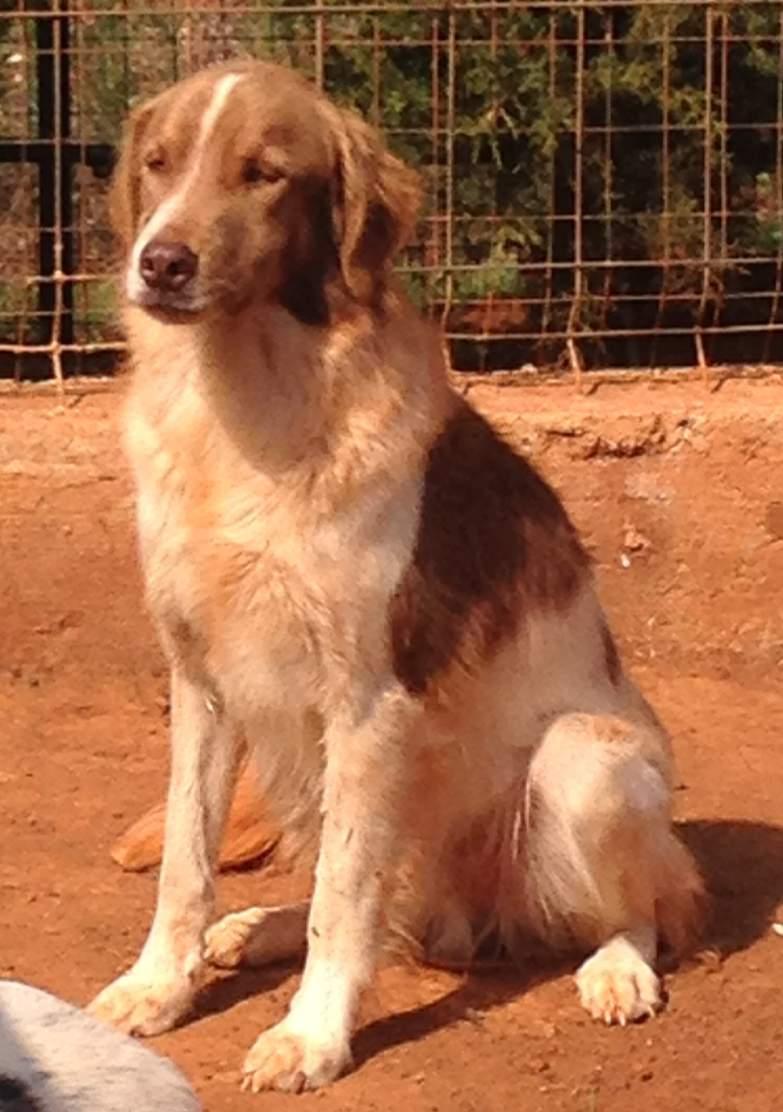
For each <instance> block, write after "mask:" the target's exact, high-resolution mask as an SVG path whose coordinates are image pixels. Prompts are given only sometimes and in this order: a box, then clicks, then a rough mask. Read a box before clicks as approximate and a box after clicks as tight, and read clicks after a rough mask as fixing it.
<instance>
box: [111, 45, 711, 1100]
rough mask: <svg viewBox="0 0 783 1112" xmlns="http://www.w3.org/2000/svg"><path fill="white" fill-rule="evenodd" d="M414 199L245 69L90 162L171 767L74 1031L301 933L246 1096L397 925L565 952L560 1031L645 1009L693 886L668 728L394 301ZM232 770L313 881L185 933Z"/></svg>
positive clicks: (318, 103)
mask: <svg viewBox="0 0 783 1112" xmlns="http://www.w3.org/2000/svg"><path fill="white" fill-rule="evenodd" d="M417 204H418V183H417V179H416V176H415V175H414V174H413V172H412V171H411V170H409V169H408V168H407V167H405V166H404V165H403V164H402V163H401V162H399V161H398V160H397V159H396V158H394V157H393V156H392V155H391V154H390V153H389V152H388V151H387V150H386V149H385V148H384V147H383V146H382V144H381V142H380V140H379V138H378V137H377V136H376V135H375V134H374V133H373V131H372V130H371V129H370V128H369V127H368V126H367V125H365V124H364V123H363V122H362V121H361V120H360V119H359V118H357V117H356V116H355V115H353V114H351V113H349V112H346V111H342V110H340V109H338V108H336V107H335V106H334V105H333V104H331V103H330V102H329V101H328V100H327V99H326V98H325V97H323V96H322V95H321V94H319V93H318V92H317V91H316V90H315V89H313V88H312V87H311V86H310V85H308V84H307V83H306V82H305V81H304V80H303V79H301V78H299V77H298V76H296V75H295V74H293V73H292V72H290V71H288V70H285V69H280V68H278V67H275V66H271V65H265V64H254V63H234V64H230V65H227V66H222V67H218V68H215V69H211V70H209V71H206V72H204V73H202V74H200V75H197V76H196V77H194V78H191V79H189V80H187V81H184V82H182V83H181V84H179V85H177V86H175V87H174V88H173V89H171V90H169V91H168V92H166V93H164V94H163V95H162V96H160V97H158V98H157V99H155V100H153V101H152V102H151V103H149V104H146V105H145V106H143V107H142V108H141V109H139V110H138V111H136V112H135V114H134V115H133V117H132V119H131V122H130V125H129V129H128V135H127V139H126V142H125V147H124V152H123V155H122V159H121V162H120V165H119V168H118V171H117V178H116V185H115V192H114V214H115V221H116V225H117V228H118V231H119V233H120V235H121V237H122V240H123V242H124V245H125V249H126V268H125V284H126V294H127V311H126V324H127V329H128V333H129V338H130V344H131V350H132V353H133V360H134V364H135V372H134V381H133V387H132V392H131V397H130V402H129V408H128V419H127V431H128V445H129V450H130V455H131V459H132V461H133V466H134V469H135V475H136V482H137V485H138V526H139V534H140V539H141V551H142V557H143V564H144V571H145V576H146V584H147V597H148V601H149V605H150V607H151V610H152V612H153V614H154V615H155V618H156V620H157V623H158V626H159V629H160V635H161V638H162V640H163V644H164V646H165V648H166V651H167V653H168V655H169V658H170V661H171V672H172V769H171V783H170V793H169V801H168V812H167V820H166V837H165V849H164V855H163V866H162V871H161V878H160V892H159V899H158V907H157V911H156V914H155V918H154V922H153V926H152V929H151V932H150V935H149V938H148V940H147V942H146V944H145V946H144V949H143V951H142V953H141V956H140V957H139V959H138V961H137V962H136V964H135V965H134V967H133V968H132V969H131V970H130V971H129V972H128V973H126V974H124V975H123V976H122V977H120V978H119V980H117V981H116V982H115V983H114V984H113V985H111V986H109V987H108V988H107V989H105V990H104V991H103V992H102V993H101V994H100V995H99V997H98V998H97V1000H96V1001H95V1002H94V1004H93V1010H94V1011H95V1012H96V1013H97V1014H99V1015H101V1016H103V1017H105V1018H108V1019H110V1020H112V1021H114V1022H115V1023H117V1024H119V1025H120V1026H121V1027H123V1028H125V1029H126V1030H131V1031H136V1032H139V1033H154V1032H157V1031H162V1030H164V1029H166V1028H168V1027H170V1026H172V1025H173V1024H174V1023H176V1022H177V1021H178V1020H179V1019H180V1018H181V1017H182V1016H183V1015H184V1014H185V1013H186V1012H187V1010H188V1008H189V1006H190V1004H191V1002H192V1000H193V996H194V992H195V989H196V985H197V981H198V973H199V970H200V968H201V967H202V965H203V963H204V961H205V960H211V961H214V962H216V963H218V964H224V965H226V964H227V965H232V964H238V963H239V962H241V961H243V960H244V961H253V962H260V961H264V960H270V959H271V958H273V957H280V956H283V955H291V954H295V953H297V952H299V951H300V950H303V949H304V948H305V945H306V949H307V960H306V965H305V970H304V976H303V980H302V983H301V986H300V988H299V991H298V992H297V994H296V996H295V998H294V1000H293V1003H292V1005H291V1008H290V1011H289V1013H288V1015H287V1016H286V1018H285V1019H284V1020H283V1021H282V1022H281V1023H280V1024H278V1026H276V1027H275V1028H274V1029H272V1030H271V1031H267V1032H266V1033H264V1034H262V1035H261V1037H260V1038H259V1039H258V1041H257V1042H256V1043H255V1045H254V1047H253V1048H252V1049H251V1051H250V1053H249V1055H248V1058H247V1060H246V1063H245V1072H246V1078H247V1083H248V1084H249V1085H250V1087H252V1088H253V1089H261V1088H269V1087H273V1088H279V1089H291V1090H299V1089H302V1088H313V1087H317V1086H319V1085H323V1084H325V1083H327V1082H329V1081H331V1080H332V1079H333V1078H335V1077H336V1076H337V1075H338V1074H339V1073H340V1072H341V1071H343V1070H344V1069H346V1067H347V1066H348V1065H349V1063H350V1039H351V1033H352V1029H353V1027H354V1025H355V1022H356V1016H357V1006H358V1002H359V998H360V994H361V992H362V990H363V989H364V988H365V986H366V985H367V984H368V982H369V981H370V979H371V978H372V975H373V970H374V969H375V967H376V965H377V962H378V960H379V955H380V953H381V951H382V949H383V946H384V942H385V940H386V939H387V938H388V937H389V936H390V935H395V934H397V935H402V936H404V937H406V938H409V939H415V940H416V941H417V943H418V944H419V945H420V946H421V948H422V950H423V951H424V953H425V954H427V955H428V956H430V957H433V958H436V959H438V960H447V961H455V962H465V961H468V960H469V959H470V957H471V955H473V954H474V952H475V951H476V948H477V947H478V946H479V945H480V944H482V943H483V942H488V941H489V940H490V939H496V940H499V942H500V943H502V944H504V945H505V946H506V947H508V948H509V949H511V950H513V949H514V948H515V947H517V946H519V945H520V944H521V943H523V942H524V940H525V939H526V938H531V937H535V938H537V939H538V940H541V941H543V942H544V943H546V944H549V945H555V946H558V947H561V946H562V947H565V946H568V947H577V948H581V949H582V950H584V951H590V950H594V951H595V952H594V953H593V954H592V956H591V957H589V958H588V960H587V961H586V962H585V964H584V965H582V967H581V969H580V970H579V972H578V974H577V982H578V987H579V992H580V995H581V999H582V1002H583V1004H584V1005H585V1007H586V1008H587V1009H588V1011H589V1012H590V1013H591V1014H592V1015H594V1016H596V1017H597V1018H601V1019H605V1020H606V1021H608V1022H619V1023H625V1022H626V1021H629V1020H633V1019H636V1018H638V1017H640V1016H643V1015H646V1014H650V1013H653V1012H654V1011H655V1010H656V1009H657V1008H658V1007H659V1003H660V989H659V981H658V977H657V975H656V973H655V972H654V969H653V964H654V961H655V955H656V950H657V946H658V944H659V940H660V939H662V938H663V939H666V940H668V942H669V943H671V944H672V945H674V946H677V947H679V946H681V945H682V944H683V943H684V941H685V940H686V938H687V937H688V936H689V934H690V933H691V930H692V927H693V926H694V923H695V919H696V910H697V906H698V904H699V897H700V894H701V884H700V881H699V878H698V875H697V872H696V870H695V868H694V865H693V863H692V861H691V859H690V857H689V856H688V854H687V852H686V851H685V849H684V848H683V846H682V845H681V844H680V842H679V841H678V840H677V838H676V836H675V834H674V833H673V831H672V825H671V818H670V801H671V776H672V770H671V757H670V749H669V743H668V740H667V738H666V735H665V733H664V731H663V729H662V728H661V726H660V724H659V723H658V721H657V719H656V717H655V715H654V714H653V712H652V711H651V709H650V708H649V706H648V705H647V704H646V703H645V701H644V699H643V698H642V696H641V695H640V694H639V692H638V691H637V689H636V688H635V687H634V685H633V683H632V682H631V681H630V679H629V678H628V677H627V676H626V675H625V673H624V672H623V669H622V666H621V663H620V660H619V658H618V654H617V650H616V648H615V644H614V641H613V640H612V636H611V633H610V632H609V629H608V627H607V624H606V621H605V619H604V617H603V615H602V612H601V608H600V606H599V603H598V602H597V600H596V596H595V593H594V590H593V584H592V580H591V574H590V567H589V562H588V559H587V557H586V555H585V552H584V550H583V548H582V546H581V544H580V542H579V539H578V537H577V535H576V533H575V531H574V529H573V527H572V525H571V523H570V521H569V519H568V517H567V516H566V513H565V512H564V510H563V508H562V506H561V504H560V502H559V501H558V499H557V497H556V495H555V494H554V493H553V492H552V490H551V489H550V488H549V487H548V486H547V485H546V483H545V482H544V481H543V480H542V479H541V478H540V477H539V476H538V475H537V474H536V472H535V471H534V470H533V469H532V468H531V467H530V465H529V464H528V463H526V462H525V460H524V459H522V458H521V457H520V456H519V455H517V454H516V453H515V452H514V451H513V450H512V449H511V448H510V447H509V446H508V445H507V444H506V443H505V442H504V441H503V439H502V438H501V437H500V436H499V435H498V434H497V432H495V431H494V430H493V429H492V427H491V426H490V425H489V424H488V423H487V422H486V421H485V420H484V419H483V418H482V417H481V416H479V415H478V413H476V412H475V411H474V410H473V409H472V408H471V407H470V406H469V405H468V404H466V402H464V401H463V400H461V399H460V398H459V397H458V396H457V395H456V394H455V393H454V392H453V391H452V390H451V388H450V386H449V384H448V380H447V375H446V370H445V367H444V364H443V359H442V352H441V343H440V339H439V337H438V336H437V335H436V334H435V333H434V332H433V331H432V330H431V328H430V326H429V325H428V324H427V323H426V322H425V321H423V320H422V319H421V318H420V317H419V316H418V315H417V313H416V312H415V311H414V310H413V309H412V307H411V306H410V305H409V304H408V302H407V301H406V299H405V297H404V296H403V295H402V293H401V292H400V291H399V289H398V288H397V286H396V284H395V282H394V280H393V278H392V275H391V264H392V260H393V257H394V255H395V252H396V251H397V249H398V247H399V246H400V245H401V244H402V243H403V242H404V241H405V238H406V236H407V235H408V234H409V232H410V230H411V226H412V224H413V222H414V219H415V216H416V212H417ZM245 754H247V758H248V759H249V760H250V761H251V762H252V764H253V765H254V767H255V769H256V770H257V775H258V778H259V793H260V794H261V796H262V797H263V799H264V800H265V805H266V806H268V807H269V809H270V810H271V811H273V812H274V813H275V814H276V816H277V818H278V820H279V823H280V827H281V829H282V830H283V832H284V837H285V839H286V840H287V842H288V845H289V848H295V849H298V850H303V849H305V848H306V847H308V846H311V847H315V848H316V849H317V865H316V868H315V887H314V893H313V897H312V901H311V904H310V905H309V907H307V906H295V907H288V908H275V909H259V908H252V909H250V910H249V911H247V912H241V913H239V914H235V915H231V916H228V918H227V919H224V920H223V921H221V922H218V923H217V924H216V925H213V926H212V927H211V928H210V929H208V928H209V924H210V914H211V909H212V893H213V873H214V869H215V863H216V858H217V853H218V849H219V845H220V839H221V834H222V831H223V826H224V820H225V817H226V814H227V811H228V808H229V805H230V802H231V798H232V791H233V789H234V784H235V777H236V774H237V769H238V766H239V765H240V764H241V763H242V761H243V759H244V757H245Z"/></svg>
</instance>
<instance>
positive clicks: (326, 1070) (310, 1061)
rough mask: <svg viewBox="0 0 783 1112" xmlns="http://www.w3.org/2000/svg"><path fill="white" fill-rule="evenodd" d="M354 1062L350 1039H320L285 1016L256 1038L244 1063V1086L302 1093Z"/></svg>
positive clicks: (332, 1079) (321, 1084) (323, 1083)
mask: <svg viewBox="0 0 783 1112" xmlns="http://www.w3.org/2000/svg"><path fill="white" fill-rule="evenodd" d="M350 1066H351V1049H350V1046H349V1045H348V1042H347V1041H345V1042H342V1041H338V1042H336V1043H332V1042H320V1041H317V1040H316V1039H313V1038H312V1037H311V1036H308V1035H304V1034H302V1033H301V1032H300V1031H294V1030H292V1029H291V1026H290V1021H288V1020H285V1019H284V1020H283V1022H282V1023H278V1024H277V1026H276V1027H272V1028H270V1030H269V1031H265V1032H264V1033H263V1035H261V1036H259V1038H257V1039H256V1041H255V1043H254V1044H253V1046H252V1047H251V1049H250V1053H249V1054H248V1056H247V1058H246V1059H245V1064H244V1066H243V1072H244V1075H245V1076H244V1081H243V1084H242V1087H243V1089H250V1090H251V1091H252V1092H254V1093H258V1092H261V1090H262V1089H277V1090H279V1091H280V1092H286V1093H302V1092H305V1091H306V1090H309V1089H320V1088H321V1087H322V1086H324V1085H328V1084H329V1083H330V1082H331V1081H335V1080H336V1079H337V1078H338V1077H339V1076H340V1075H341V1074H342V1073H345V1071H346V1070H347V1069H349V1068H350Z"/></svg>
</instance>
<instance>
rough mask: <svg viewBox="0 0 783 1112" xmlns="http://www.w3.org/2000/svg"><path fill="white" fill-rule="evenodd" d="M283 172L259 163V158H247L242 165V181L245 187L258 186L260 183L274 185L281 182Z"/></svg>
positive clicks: (275, 167)
mask: <svg viewBox="0 0 783 1112" xmlns="http://www.w3.org/2000/svg"><path fill="white" fill-rule="evenodd" d="M283 176H284V175H283V171H282V170H280V169H279V168H278V167H277V166H270V165H269V164H268V163H262V162H259V161H258V159H257V158H246V159H245V161H244V163H243V164H242V181H243V182H244V183H245V185H257V184H258V183H259V182H267V183H272V182H276V181H280V179H281V178H282V177H283Z"/></svg>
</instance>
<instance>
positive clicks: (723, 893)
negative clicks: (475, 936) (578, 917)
mask: <svg viewBox="0 0 783 1112" xmlns="http://www.w3.org/2000/svg"><path fill="white" fill-rule="evenodd" d="M679 832H680V835H681V836H682V838H683V841H684V842H685V843H686V845H687V846H688V847H689V848H690V850H691V852H692V853H693V854H694V856H695V857H696V859H697V861H698V863H699V867H700V868H701V871H702V874H703V876H704V878H705V881H706V884H707V888H708V890H709V894H710V914H709V917H708V921H707V926H706V929H705V933H704V936H703V939H702V943H701V947H702V950H712V951H717V953H718V954H719V955H721V956H722V957H726V956H728V955H730V954H733V953H736V952H738V951H741V950H744V949H746V948H747V947H748V946H750V945H752V943H753V942H754V941H756V939H758V938H760V937H761V936H762V935H763V934H765V933H766V932H767V931H768V930H769V927H770V923H771V921H772V919H773V918H774V915H775V912H776V910H777V908H778V906H779V904H780V903H781V901H783V827H777V826H769V825H765V824H763V823H754V822H734V821H698V822H685V823H681V824H680V825H679ZM291 968H292V967H291V965H286V966H270V967H268V968H265V969H259V970H243V971H242V972H241V973H240V974H237V975H235V976H232V977H228V978H223V979H221V980H219V981H216V982H214V983H213V984H212V985H210V986H209V987H208V988H207V989H206V990H205V991H204V993H203V994H202V996H201V998H200V1000H199V1005H198V1016H199V1017H203V1016H205V1015H209V1014H214V1013H216V1012H221V1011H224V1010H226V1009H228V1008H230V1007H231V1006H232V1005H233V1004H235V1003H238V1002H239V1001H241V1000H244V999H247V998H248V997H250V996H254V995H256V994H257V993H259V992H263V991H267V990H270V989H272V988H275V987H277V986H278V985H279V984H281V983H282V982H283V981H284V980H285V979H286V978H287V977H288V976H289V975H290V972H291ZM562 970H563V964H562V962H560V963H557V962H555V961H554V960H552V961H548V962H545V963H544V964H542V965H539V966H537V967H532V966H531V968H529V969H528V968H526V967H524V968H522V969H517V968H515V967H512V966H510V965H509V966H508V967H507V969H504V970H503V971H502V972H497V970H496V969H493V971H492V972H491V973H482V972H480V971H479V972H476V973H472V974H470V975H466V976H465V977H464V979H463V980H462V981H461V982H460V984H459V985H458V986H457V987H456V988H454V989H453V990H452V991H450V992H448V993H446V994H445V995H444V996H442V997H440V998H439V999H438V1000H435V1001H433V1002H432V1003H429V1004H426V1005H423V1006H421V1007H417V1008H413V1009H411V1010H410V1011H407V1012H403V1013H401V1014H397V1015H394V1016H389V1017H387V1018H383V1019H379V1020H376V1021H375V1022H373V1023H370V1024H368V1025H367V1026H366V1027H365V1028H363V1029H362V1030H361V1031H360V1032H359V1034H358V1035H357V1037H356V1040H355V1046H354V1051H355V1058H356V1062H357V1064H361V1063H362V1062H364V1061H366V1060H367V1059H368V1058H372V1057H374V1056H375V1055H376V1054H378V1053H380V1052H381V1051H383V1050H388V1049H390V1048H391V1047H394V1046H399V1045H403V1044H405V1043H408V1042H415V1041H417V1040H418V1039H421V1038H423V1037H424V1036H425V1035H428V1034H430V1033H431V1032H433V1031H436V1030H439V1029H440V1028H443V1027H447V1026H450V1025H452V1024H454V1023H460V1022H470V1023H480V1022H481V1017H482V1016H483V1015H486V1014H487V1013H488V1012H490V1011H492V1010H493V1009H494V1008H497V1007H500V1006H502V1005H503V1004H504V1003H506V1002H507V1001H508V1000H511V999H513V998H514V997H516V996H519V995H520V994H521V993H522V992H523V991H526V990H529V989H530V986H531V983H534V982H536V981H541V980H544V979H549V978H551V977H553V976H557V975H558V974H559V973H561V972H562Z"/></svg>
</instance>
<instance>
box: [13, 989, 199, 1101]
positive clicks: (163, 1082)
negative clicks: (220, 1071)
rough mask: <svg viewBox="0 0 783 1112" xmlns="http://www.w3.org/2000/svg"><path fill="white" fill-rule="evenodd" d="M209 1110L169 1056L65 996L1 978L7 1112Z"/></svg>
mask: <svg viewBox="0 0 783 1112" xmlns="http://www.w3.org/2000/svg"><path fill="white" fill-rule="evenodd" d="M87 1108H89V1109H90V1112H128V1109H129V1108H134V1109H137V1110H138V1112H153V1109H158V1108H165V1109H166V1110H167V1112H201V1103H200V1102H199V1100H198V1099H197V1097H196V1094H195V1093H194V1092H193V1090H192V1089H191V1087H190V1085H189V1084H188V1082H187V1081H186V1080H185V1078H184V1077H183V1075H182V1074H181V1073H180V1072H179V1070H178V1069H176V1068H175V1066H174V1065H173V1064H172V1063H171V1062H170V1061H168V1059H166V1058H161V1057H159V1056H158V1055H157V1054H153V1053H152V1051H151V1050H147V1049H146V1047H141V1046H139V1044H138V1043H136V1042H134V1040H133V1039H129V1038H128V1037H127V1035H121V1034H120V1033H119V1032H118V1031H112V1030H110V1029H109V1028H108V1027H106V1026H105V1025H104V1024H103V1023H99V1022H98V1021H97V1020H96V1019H94V1018H93V1017H92V1016H89V1015H85V1014H84V1012H82V1011H80V1010H79V1009H78V1008H74V1007H73V1006H72V1005H71V1004H67V1003H66V1002H65V1000H61V999H60V998H59V997H58V996H53V995H52V994H51V993H49V992H45V991H44V990H43V989H39V988H34V987H33V986H32V985H28V984H24V983H23V982H21V981H7V980H0V1109H2V1112H84V1110H85V1109H87Z"/></svg>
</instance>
